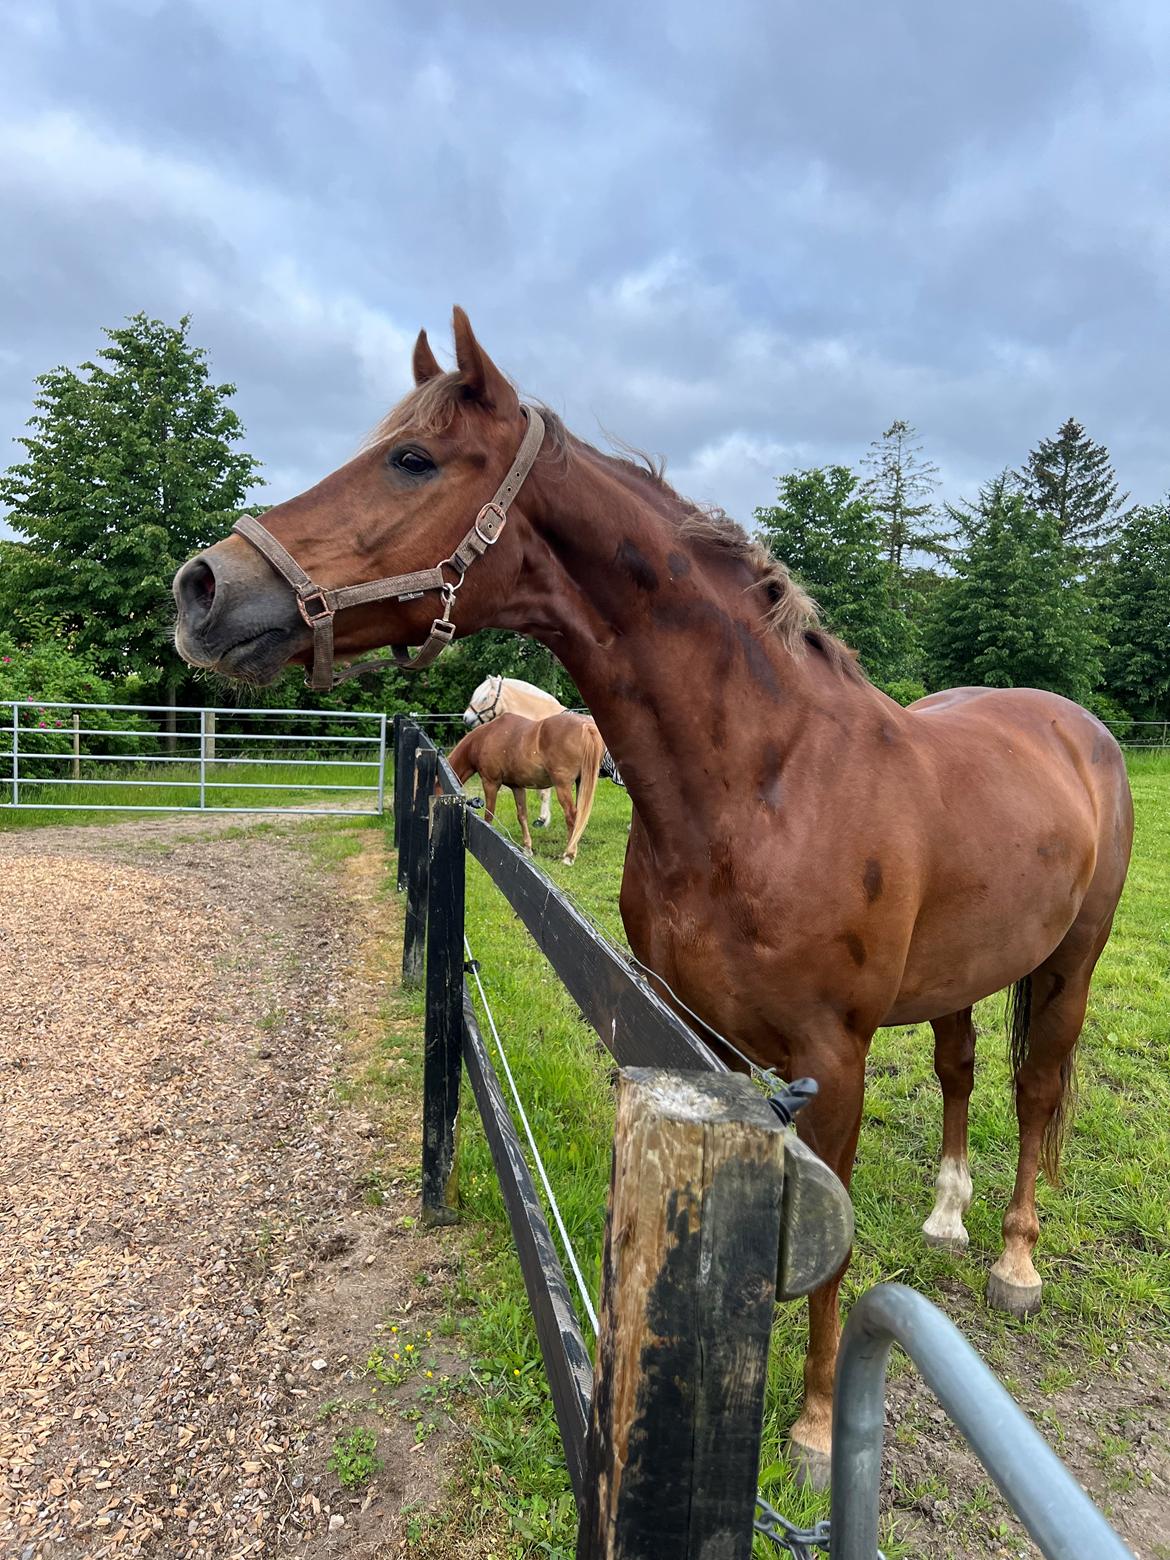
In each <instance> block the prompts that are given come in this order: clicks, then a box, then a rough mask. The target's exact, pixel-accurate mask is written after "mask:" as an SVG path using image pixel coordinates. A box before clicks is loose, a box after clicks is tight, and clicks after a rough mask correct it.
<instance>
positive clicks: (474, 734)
mask: <svg viewBox="0 0 1170 1560" xmlns="http://www.w3.org/2000/svg"><path fill="white" fill-rule="evenodd" d="M604 752H605V743H604V742H603V741H602V740H601V733H600V731H598V729H597V727H596V726H595V725H594V723H593V721H591V720H590V719H589V717H588V716H587V715H574V714H573V713H572V711H571V710H562V711H561V713H560V714H559V715H550V716H548V718H547V719H546V720H525V718H524V716H523V715H500V716H497V717H496V719H494V720H491V721H489V722H488V723H487V725H486V726H477V727H476V728H475V730H474V731H469V732H468V733H467V735H466V736H465V737H464V738H462V740H461V741H459V742H457V743H456V744H455V746H454V747H453V748H452V749H451V754H450V757H449V758H448V760H447V762H448V763H449V764H450V765H451V768H452V769H453V770H454V771H455V774H456V777H457V778H458V781H459V784H460V785H465V784H466V783H467V779H468V776H469V775H478V776H479V778H480V779H481V780H482V781H483V799H484V807H485V811H486V815H487V817H488V818H489V820H490V819H491V818H494V817H495V812H496V795H497V793H498V792H499V789H500V787H501V786H502V785H506V786H507V787H508V788H509V789H510V790H511V792H512V795H513V797H514V798H515V801H516V817H517V819H518V820H519V823H520V832H521V834H522V835H523V838H524V852H525V854H526V855H528V856H531V854H532V835H531V833H530V832H529V829H528V788H529V787H530V786H549V785H551V786H554V787H555V788H556V793H557V801H558V802H560V804H561V811H562V812H563V813H564V815H565V827H566V829H567V830H568V844H567V845H566V846H565V854H564V856H563V857H562V858H561V859H562V860H563V861H564V862H565V864H566V866H572V864H573V862H574V861H576V859H577V846H578V844H579V843H580V840H581V836H582V835H583V834H584V833H585V825H586V824H587V823H588V822H589V814H590V813H591V812H592V811H593V798H594V796H595V795H596V794H597V776H598V775H599V774H600V772H601V758H602V754H603V753H604ZM575 785H576V786H577V787H578V791H577V800H576V802H574V800H573V787H574V786H575Z"/></svg>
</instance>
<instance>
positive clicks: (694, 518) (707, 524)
mask: <svg viewBox="0 0 1170 1560" xmlns="http://www.w3.org/2000/svg"><path fill="white" fill-rule="evenodd" d="M463 399H464V390H463V380H462V377H461V375H460V374H458V373H457V372H450V373H445V374H436V375H435V377H434V378H433V379H427V380H424V382H423V383H422V384H421V385H416V386H415V387H414V389H413V390H411V391H409V392H408V393H407V394H406V395H405V396H404V397H403V398H402V400H401V401H399V402H398V404H397V406H395V407H393V408H392V409H391V410H390V411H389V412H388V413H387V414H386V416H385V417H383V418H382V420H381V422H379V423H378V424H377V426H376V427H375V428H373V429H372V430H371V432H370V433H369V434H368V435H367V437H366V438H365V439H364V440H363V441H362V445H361V449H362V450H363V451H365V450H371V449H375V448H378V447H379V446H381V445H383V444H386V443H388V442H389V441H390V440H392V439H394V438H395V437H398V436H400V435H401V434H403V433H406V432H407V431H408V430H409V431H410V432H413V433H419V434H423V435H424V436H425V435H426V434H441V433H444V432H445V431H446V429H447V428H448V427H449V426H450V424H451V420H452V418H453V417H454V416H455V412H456V410H457V409H458V407H459V406H460V405H461V404H462V402H463ZM532 405H533V406H535V408H536V410H537V411H538V412H539V413H540V415H541V417H542V418H543V419H544V425H545V430H546V445H545V449H544V450H543V451H542V459H543V458H547V457H548V456H549V455H551V456H552V457H553V458H554V459H556V460H560V461H562V462H564V461H567V460H568V459H569V458H570V457H571V455H572V453H573V450H574V448H577V449H580V450H582V451H584V452H586V453H587V454H589V455H592V456H594V457H595V458H596V459H598V460H600V461H603V462H604V463H605V464H606V465H607V466H608V467H609V468H610V469H611V470H615V471H616V472H617V473H618V474H620V475H622V476H624V477H626V478H627V479H630V480H632V481H634V482H635V483H637V484H638V486H639V488H640V489H641V490H642V491H643V492H646V490H647V489H649V495H648V496H651V497H653V498H655V499H657V501H658V502H657V504H656V507H657V508H658V509H659V510H660V511H662V512H664V513H667V514H669V516H670V518H671V519H672V520H673V522H674V524H675V525H676V526H677V528H678V532H679V535H680V536H681V537H682V538H683V539H684V540H686V541H690V542H693V543H694V544H695V545H696V546H698V547H701V548H704V549H705V550H706V551H708V552H711V553H713V554H715V555H716V556H717V557H721V558H725V559H727V560H729V561H732V562H735V563H741V564H743V565H744V566H745V567H746V568H747V569H748V570H749V572H750V573H751V574H752V575H753V580H752V583H751V585H749V586H748V589H749V590H760V591H762V592H763V594H764V597H765V600H766V603H767V605H766V606H765V607H764V609H763V620H764V623H765V626H766V627H767V628H768V629H769V630H770V631H771V632H772V633H774V634H776V635H778V636H779V638H780V639H781V640H782V642H783V644H784V648H785V649H786V650H788V651H790V652H791V653H792V654H794V655H799V654H801V653H802V652H803V651H804V649H805V648H806V647H811V648H812V649H813V650H815V651H817V652H818V653H819V654H820V655H822V656H823V657H824V658H825V660H826V661H828V662H829V664H830V665H831V666H832V667H833V668H834V670H836V671H839V672H841V673H843V674H844V675H845V676H848V677H851V678H854V679H855V680H857V681H865V673H864V672H863V671H862V669H861V666H860V663H859V662H858V659H857V654H856V651H853V650H851V649H850V648H849V647H848V645H846V644H844V643H843V642H842V641H841V640H840V639H838V638H837V637H836V635H835V634H831V633H830V632H829V631H828V629H826V628H824V627H823V626H822V624H821V619H820V613H819V612H818V610H817V605H816V602H815V601H814V600H813V599H812V597H811V596H810V595H809V594H808V592H807V591H806V590H805V589H804V588H803V587H802V586H801V585H798V584H797V582H796V581H795V580H794V579H793V577H792V575H791V574H790V573H789V572H788V569H787V568H786V567H785V565H784V564H783V563H781V561H780V560H779V558H775V557H773V555H772V554H771V553H770V552H769V551H768V550H767V548H766V547H764V546H763V545H762V544H761V543H760V542H758V541H757V540H755V538H753V537H751V536H749V535H748V534H747V532H746V531H745V530H744V529H743V527H742V526H741V525H739V524H738V523H737V522H736V521H734V520H733V519H732V518H731V516H730V515H728V514H727V513H726V511H725V510H723V509H720V508H719V507H718V506H717V505H714V504H704V505H699V504H694V503H692V502H691V501H690V500H689V499H686V498H684V497H683V496H682V494H681V493H678V492H676V490H675V489H674V488H673V487H671V485H670V483H669V482H667V480H666V476H665V462H664V461H663V460H662V459H661V458H659V459H655V458H654V457H652V456H650V455H648V454H646V453H645V451H643V450H639V449H637V448H635V447H634V446H633V445H631V444H627V443H626V441H625V440H624V439H619V438H615V437H614V436H613V435H610V434H607V435H606V437H607V438H609V440H610V443H611V444H613V445H614V446H615V448H614V450H613V451H607V450H599V449H597V448H596V447H595V446H594V445H592V444H589V443H587V442H586V441H585V440H584V439H581V438H578V437H577V435H576V434H572V433H570V432H569V430H568V429H567V428H566V427H565V424H564V422H563V420H562V418H561V417H560V416H559V414H558V413H556V412H554V411H553V410H552V408H551V407H548V406H546V405H544V404H543V402H539V401H534V402H533V403H532Z"/></svg>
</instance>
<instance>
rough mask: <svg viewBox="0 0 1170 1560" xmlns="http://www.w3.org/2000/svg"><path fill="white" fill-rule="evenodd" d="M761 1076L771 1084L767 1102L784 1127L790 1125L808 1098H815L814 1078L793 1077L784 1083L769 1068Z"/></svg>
mask: <svg viewBox="0 0 1170 1560" xmlns="http://www.w3.org/2000/svg"><path fill="white" fill-rule="evenodd" d="M763 1076H764V1078H765V1079H766V1081H767V1082H768V1083H770V1084H771V1086H772V1092H771V1093H770V1094H769V1095H768V1104H769V1105H770V1106H771V1107H772V1109H773V1110H774V1111H775V1112H776V1114H777V1116H779V1118H780V1123H781V1125H782V1126H785V1127H790V1126H791V1125H792V1123H793V1122H794V1121H795V1120H796V1118H797V1116H798V1115H799V1114H800V1112H801V1111H802V1110H803V1109H804V1107H805V1106H806V1105H807V1104H808V1102H809V1100H811V1099H815V1098H816V1096H817V1094H818V1092H819V1090H818V1087H817V1081H816V1079H815V1078H794V1079H793V1080H792V1082H791V1083H785V1082H784V1080H783V1079H782V1078H777V1077H776V1075H775V1073H774V1072H772V1070H771V1069H770V1068H769V1070H768V1071H767V1072H766V1073H764V1075H763Z"/></svg>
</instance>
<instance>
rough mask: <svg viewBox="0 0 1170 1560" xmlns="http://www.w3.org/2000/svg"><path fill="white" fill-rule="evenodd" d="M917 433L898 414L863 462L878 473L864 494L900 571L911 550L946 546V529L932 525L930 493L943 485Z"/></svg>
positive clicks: (930, 550) (889, 556)
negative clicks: (925, 454)
mask: <svg viewBox="0 0 1170 1560" xmlns="http://www.w3.org/2000/svg"><path fill="white" fill-rule="evenodd" d="M917 437H918V432H917V430H916V429H915V428H914V427H912V426H911V424H910V423H908V422H903V421H901V420H900V419H899V420H898V421H897V422H893V423H891V424H890V426H889V427H888V428H887V429H886V431H885V433H883V434H882V436H881V438H880V439H875V440H874V441H873V443H872V444H871V445H870V447H869V454H868V455H867V456H865V458H864V460H863V461H862V464H863V465H864V466H868V467H869V468H870V470H871V471H872V472H873V475H872V476H871V477H870V478H869V480H868V481H867V482H866V484H865V490H864V491H865V496H866V497H867V498H868V500H869V502H870V504H871V506H872V507H873V510H874V512H875V513H876V514H877V516H878V517H879V521H880V524H881V534H882V546H883V549H884V551H885V555H886V559H887V561H888V562H889V564H890V566H891V567H892V568H893V569H894V571H895V573H896V574H898V575H899V576H901V575H902V574H903V572H904V570H905V568H906V554H907V553H912V552H924V553H932V554H936V555H937V554H941V553H944V552H945V551H946V540H945V537H944V535H943V533H942V532H941V531H940V530H939V529H938V527H937V526H936V525H934V524H932V521H933V519H934V516H935V507H934V501H933V499H932V497H931V495H932V494H933V492H934V490H935V488H936V487H937V486H938V467H937V466H936V465H934V463H933V462H932V461H929V460H923V459H922V458H921V457H922V445H921V444H916V443H915V442H914V441H915V439H917Z"/></svg>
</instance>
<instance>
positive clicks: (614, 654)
mask: <svg viewBox="0 0 1170 1560" xmlns="http://www.w3.org/2000/svg"><path fill="white" fill-rule="evenodd" d="M530 483H531V490H530V491H528V492H526V494H525V498H526V504H525V511H526V517H527V521H528V527H529V534H528V535H527V536H526V540H525V558H524V567H523V569H522V571H521V575H520V579H519V581H518V587H517V590H516V592H515V594H514V596H513V598H512V601H511V602H510V604H509V607H508V608H507V609H506V610H505V612H504V616H503V618H502V619H495V620H494V621H497V622H499V624H500V626H501V627H506V628H514V629H517V630H518V631H520V632H522V633H527V634H530V635H532V636H533V637H534V638H536V639H538V640H540V641H541V642H542V643H543V644H545V645H547V646H548V647H549V648H550V649H551V650H553V652H554V653H555V654H556V655H557V656H558V658H559V659H560V661H561V662H562V664H563V665H564V666H565V667H566V669H567V670H568V672H569V674H570V675H571V676H572V678H573V680H574V682H575V683H576V684H577V686H578V688H579V689H580V690H581V693H582V695H583V697H584V699H585V702H586V704H587V705H588V707H589V710H590V712H591V714H592V715H593V716H594V718H595V719H596V721H597V723H598V725H599V727H600V729H601V732H602V735H603V737H604V739H605V741H606V744H607V746H608V747H609V749H610V751H611V752H612V753H613V755H614V757H615V759H616V761H617V763H618V766H619V768H620V769H621V772H622V778H623V780H624V781H625V782H626V783H627V785H628V787H629V790H630V794H631V796H632V798H633V800H634V803H635V805H636V807H637V809H638V813H639V817H640V819H641V820H642V822H643V824H645V825H646V826H647V828H648V829H649V830H650V831H651V833H656V832H659V831H669V830H672V829H677V827H678V810H679V804H680V801H681V804H682V806H683V807H684V808H685V809H686V816H687V820H688V826H690V827H700V828H701V827H702V826H703V821H704V820H707V821H708V822H712V823H713V822H714V821H715V815H716V814H717V813H718V811H719V809H720V808H721V806H723V805H724V804H725V803H726V801H727V799H728V796H729V793H730V791H732V790H735V789H738V788H739V786H740V784H741V783H742V782H744V781H748V780H750V782H751V783H752V784H753V785H758V784H759V783H760V780H759V778H758V777H757V776H756V771H757V770H759V768H760V765H761V762H765V761H766V762H767V763H772V765H773V768H776V769H778V768H779V766H780V765H781V764H782V763H783V762H784V761H785V760H786V758H787V757H788V756H789V755H791V754H792V753H793V752H794V751H795V749H796V748H797V747H798V746H800V745H801V744H809V743H811V742H813V741H815V740H817V739H818V738H819V740H821V741H822V742H823V741H825V740H832V739H833V733H834V730H836V732H837V734H838V740H839V734H840V732H841V731H842V730H843V729H844V728H845V726H846V725H847V722H845V721H843V720H842V710H843V707H846V706H848V705H850V704H851V703H855V702H857V701H858V700H865V699H867V698H870V699H878V698H880V696H879V695H877V694H876V691H875V690H873V689H872V688H869V686H868V685H866V684H863V683H861V682H859V681H857V680H856V679H854V678H852V677H850V676H849V675H847V674H846V673H843V672H842V671H841V670H840V668H839V667H838V666H836V665H835V664H833V663H832V661H831V660H830V659H828V658H826V657H825V656H824V655H823V654H822V653H821V652H820V651H818V650H816V649H813V648H809V649H803V646H802V647H801V651H800V652H796V653H794V651H793V650H791V649H789V648H787V647H786V645H785V643H784V641H783V640H782V639H781V637H780V636H779V635H778V634H776V633H773V632H772V631H770V630H769V629H768V628H767V627H766V625H765V623H764V610H765V607H766V606H767V599H766V597H765V595H764V592H763V591H762V590H761V589H759V588H758V585H757V582H756V579H755V576H754V574H753V572H752V570H751V568H750V567H749V565H748V564H747V563H746V562H744V561H743V560H740V559H736V558H734V557H732V556H730V555H728V554H726V553H725V552H723V551H721V550H720V549H719V548H717V547H714V546H712V545H711V544H709V543H705V542H703V541H701V540H698V539H697V538H695V537H693V536H687V535H686V534H685V532H684V531H683V530H682V529H680V524H679V521H680V519H681V516H682V513H683V505H682V503H681V501H680V500H678V499H676V498H675V497H674V495H672V494H670V493H669V492H668V491H667V490H665V489H659V488H658V487H656V486H655V485H654V484H653V482H652V479H650V478H645V479H643V478H641V477H638V476H636V475H633V474H631V473H628V472H626V471H625V470H624V469H623V468H617V467H616V463H613V462H610V461H609V460H607V458H606V457H604V456H601V455H599V454H597V453H596V452H595V451H587V452H581V451H579V450H574V451H573V453H571V454H570V456H569V457H568V464H567V466H566V469H565V470H564V472H562V473H560V474H558V473H556V472H540V474H539V475H538V474H537V472H534V473H533V476H532V478H530ZM801 652H802V653H801Z"/></svg>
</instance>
